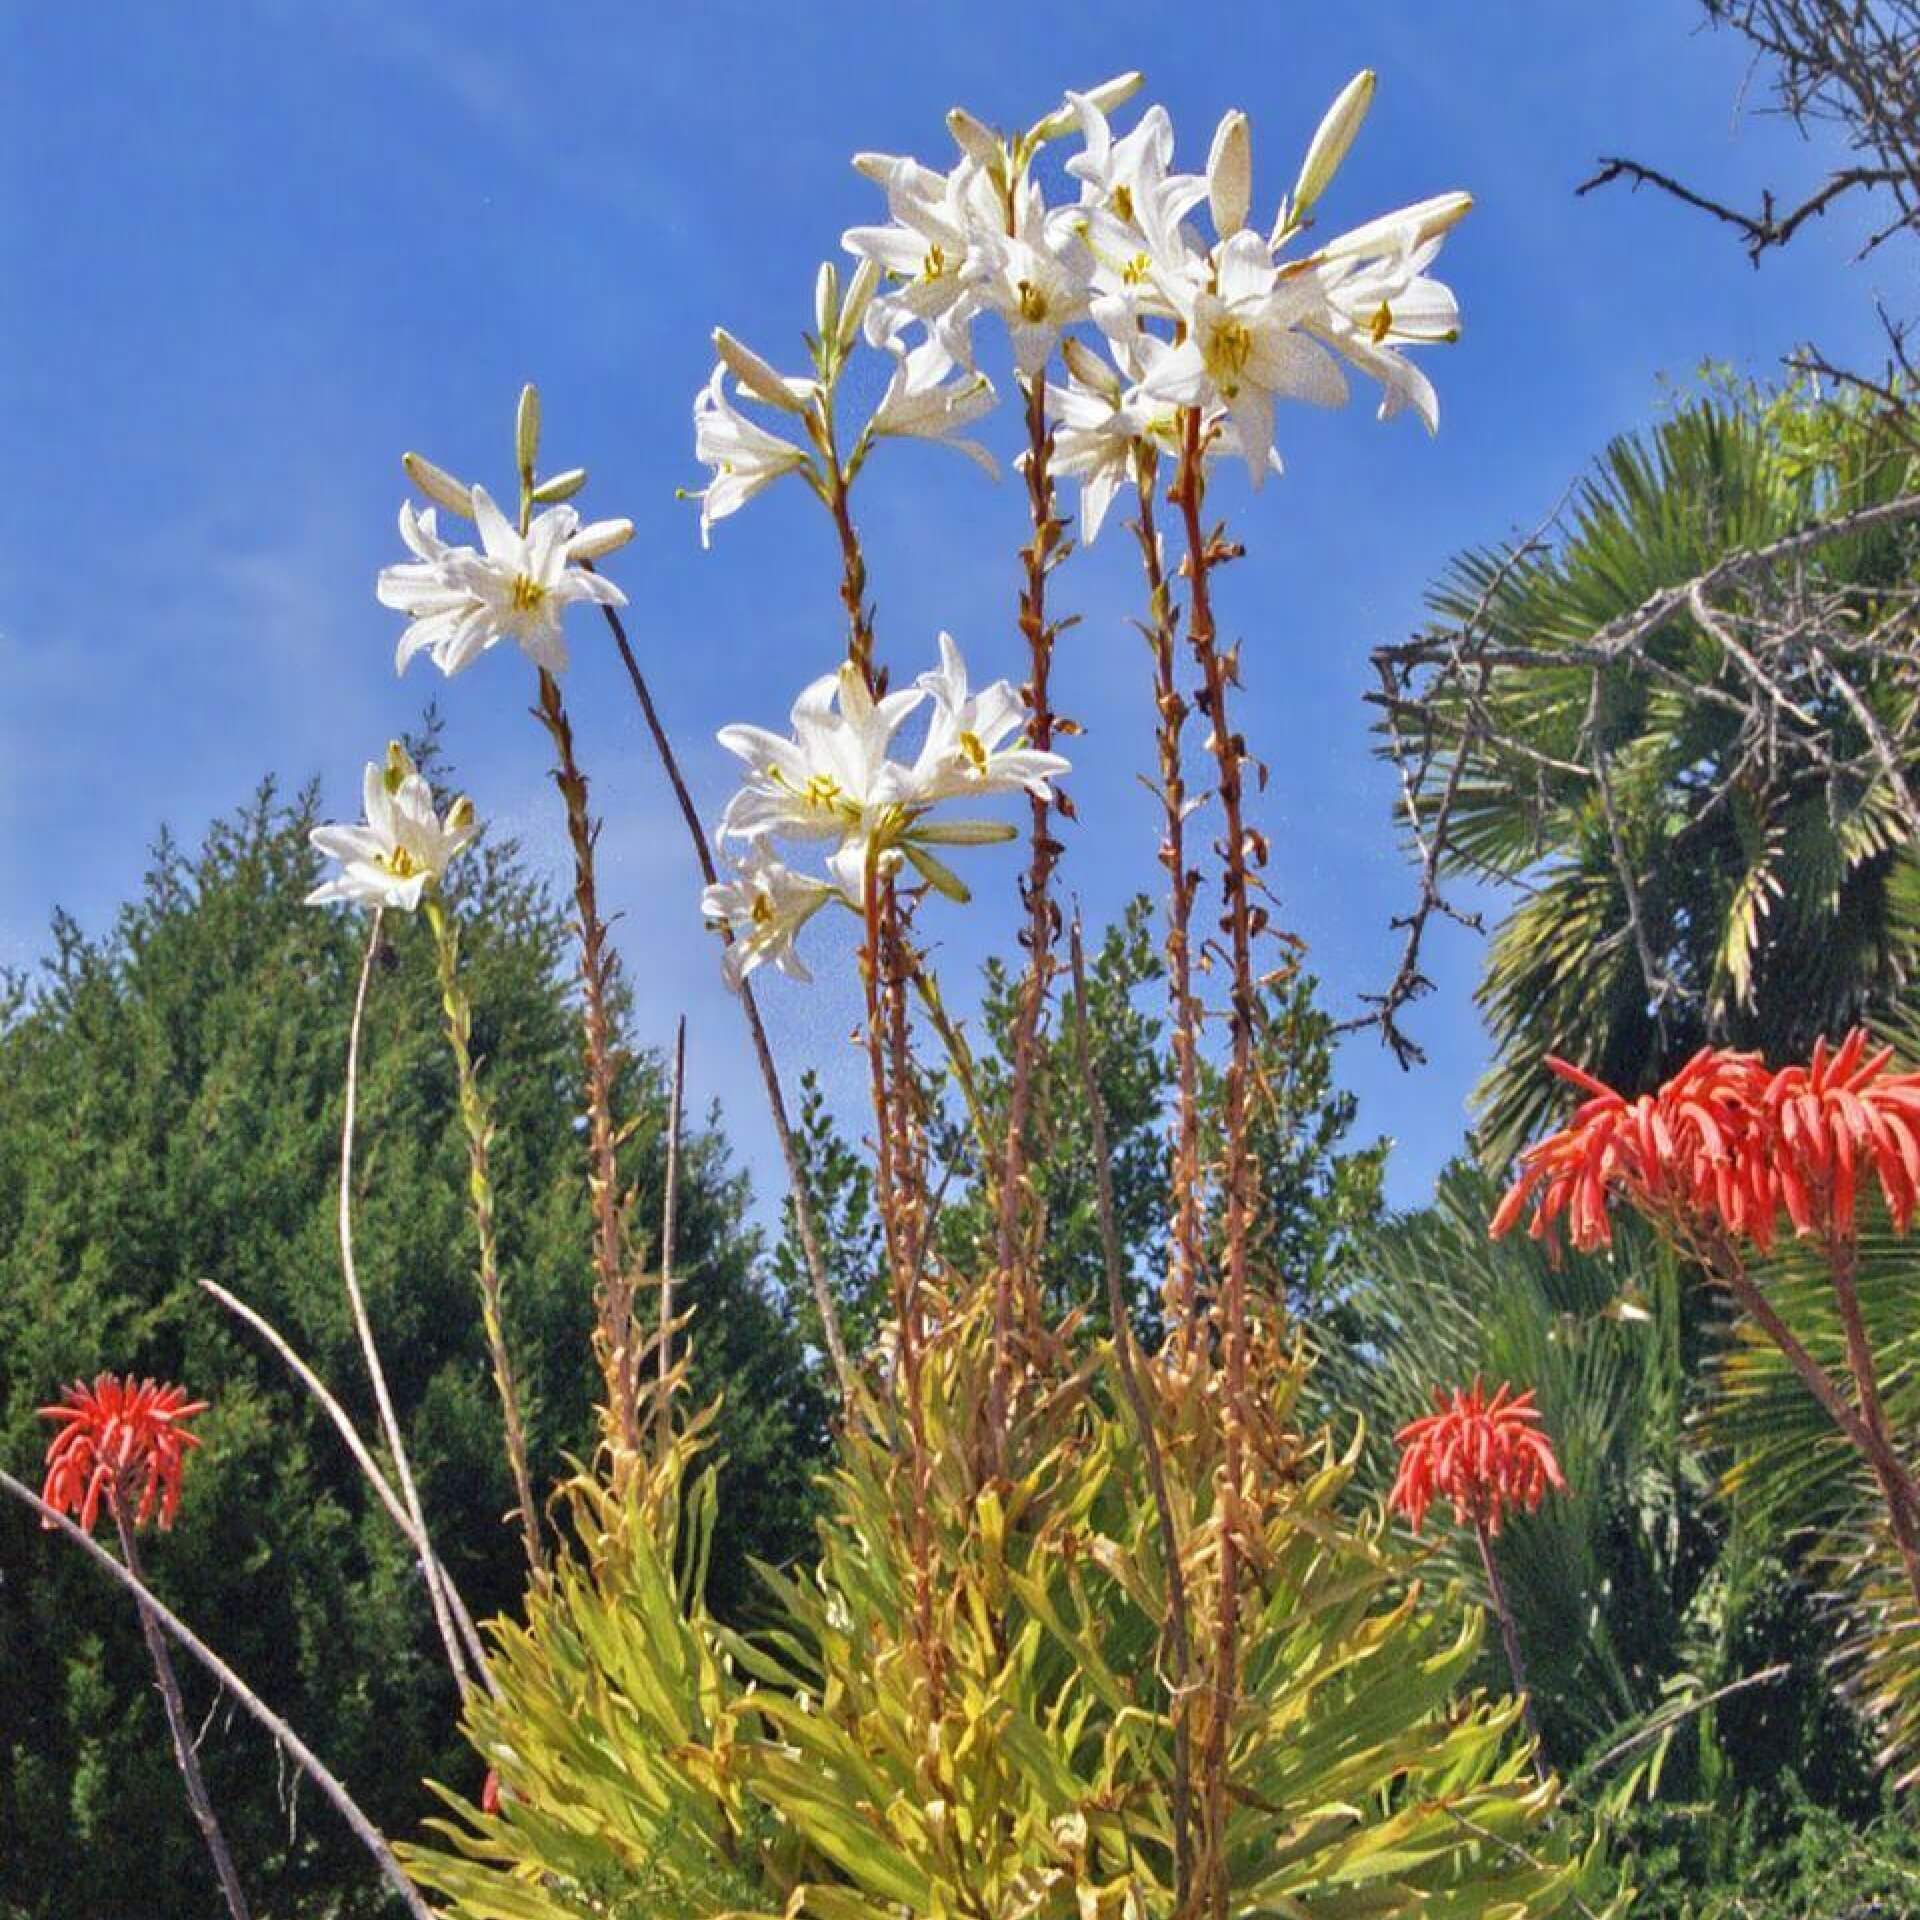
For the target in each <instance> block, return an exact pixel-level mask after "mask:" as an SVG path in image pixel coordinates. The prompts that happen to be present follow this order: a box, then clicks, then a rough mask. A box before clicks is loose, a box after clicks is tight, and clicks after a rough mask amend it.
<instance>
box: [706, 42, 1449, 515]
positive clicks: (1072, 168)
mask: <svg viewBox="0 0 1920 1920" xmlns="http://www.w3.org/2000/svg"><path fill="white" fill-rule="evenodd" d="M1140 83H1141V77H1140V75H1138V74H1131V73H1130V74H1123V75H1121V76H1119V77H1118V78H1116V79H1114V80H1111V81H1108V82H1107V83H1106V84H1105V85H1103V86H1099V87H1095V88H1093V89H1091V90H1089V91H1088V92H1086V93H1069V94H1068V95H1067V96H1066V100H1065V102H1064V103H1063V104H1062V105H1061V106H1060V107H1059V108H1058V109H1057V110H1056V111H1055V112H1053V113H1052V114H1050V115H1048V116H1047V117H1046V118H1045V119H1044V120H1042V121H1040V122H1039V123H1038V124H1037V125H1036V126H1034V127H1032V128H1030V129H1028V131H1027V132H1026V133H1024V134H1022V135H1019V136H1018V137H1016V138H1003V137H1001V136H999V135H997V134H995V133H994V132H992V131H991V130H990V129H988V128H987V127H986V126H984V125H983V124H982V123H981V122H980V121H979V120H977V119H975V118H974V116H973V115H971V114H969V113H967V112H966V111H965V110H964V109H960V108H956V109H955V110H954V111H953V112H952V113H951V114H950V115H949V116H948V126H949V129H950V130H951V132H952V134H953V137H954V141H955V144H956V146H957V148H958V159H957V161H956V163H955V164H954V165H953V166H952V167H950V168H949V169H947V170H946V171H941V170H940V169H938V168H933V167H928V166H925V165H923V164H922V163H921V162H920V161H918V160H915V159H911V158H907V157H904V156H896V155H891V154H879V153H863V154H858V155H856V156H855V158H854V165H855V167H856V168H857V169H858V170H859V171H860V172H861V173H862V174H863V175H865V176H866V177H867V178H868V179H870V180H872V181H873V182H874V183H875V184H876V185H878V186H879V187H880V188H881V189H882V190H883V191H884V193H885V194H886V198H887V212H888V219H887V221H886V223H885V224H883V225H874V226H862V227H854V228H852V229H851V230H849V231H848V232H847V233H846V234H845V236H844V237H843V245H844V246H845V247H846V249H847V250H848V252H849V253H851V254H852V255H854V256H855V258H856V259H857V260H858V262H859V267H858V271H857V273H856V274H855V276H854V280H853V283H852V286H851V288H850V290H849V292H848V295H847V298H846V299H845V300H844V301H842V300H841V299H840V297H839V291H838V278H837V275H836V273H835V270H834V269H833V268H832V267H827V268H824V269H823V270H822V275H821V281H820V290H819V294H818V297H817V300H816V315H815V318H816V323H817V328H818V332H817V336H815V337H813V338H812V340H811V344H812V346H813V350H814V357H815V370H814V376H813V377H812V378H810V379H795V378H789V377H787V376H785V375H783V374H780V373H778V372H776V371H775V369H774V368H773V367H771V366H770V365H769V364H768V363H767V362H765V361H764V360H762V359H761V358H760V357H759V356H758V355H756V354H754V353H753V352H752V351H751V350H750V349H748V348H746V347H744V346H742V345H741V344H740V343H739V342H738V341H736V340H733V339H732V338H731V337H730V336H728V335H726V334H724V333H722V334H716V336H715V342H716V345H717V347H718V348H719V354H720V358H719V362H718V364H717V365H716V366H715V368H714V372H713V377H712V380H711V381H710V382H709V384H708V386H707V387H706V389H705V390H704V391H703V392H702V393H701V395H700V397H699V398H698V400H697V401H696V402H695V407H694V419H695V442H696V452H697V455H698V457H699V459H700V460H701V461H703V462H704V463H705V464H707V465H708V466H710V467H712V468H713V470H714V477H713V480H712V483H711V484H710V485H709V486H708V487H707V488H706V489H705V491H704V492H703V493H701V494H700V495H698V496H696V497H698V498H699V499H700V500H701V502H702V515H701V533H702V538H703V539H705V538H706V537H707V536H708V534H709V533H710V531H711V528H712V525H713V523H714V521H716V520H719V519H722V518H724V517H725V516H726V515H727V514H729V513H732V512H735V511H737V510H738V508H739V507H741V506H743V505H744V504H745V503H746V502H747V501H748V500H750V499H752V498H753V497H754V496H755V495H756V494H757V493H759V492H760V491H762V490H763V489H764V488H765V487H767V486H770V485H771V484H772V483H773V482H774V481H775V480H777V479H779V478H781V477H782V476H783V475H785V474H787V473H800V474H802V475H803V476H804V477H805V478H807V480H808V481H809V484H810V485H812V486H813V487H814V489H815V490H816V491H817V492H820V493H821V494H822V496H823V497H828V496H829V494H830V490H831V488H832V487H833V486H834V485H835V484H836V482H835V479H834V475H833V471H832V463H833V462H835V461H837V457H838V456H837V455H836V454H835V453H834V450H833V442H832V417H831V395H832V388H833V385H834V382H835V380H836V378H837V375H838V371H839V368H840V365H841V364H842V362H843V361H844V359H845V357H846V355H847V354H848V353H849V351H850V350H851V349H852V347H853V345H854V344H855V341H856V338H857V337H858V336H860V335H864V337H865V338H866V340H867V341H868V342H869V343H870V344H871V345H873V346H875V347H878V348H881V349H884V350H885V351H886V352H888V353H890V354H891V355H892V356H893V358H894V363H895V370H894V376H893V380H892V381H891V383H890V384H889V386H888V389H887V392H886V395H885V397H884V398H883V399H882V401H881V403H880V406H879V408H878V410H877V411H876V412H875V414H874V415H873V417H872V419H871V420H870V421H869V422H868V424H867V426H866V429H865V430H864V432H863V433H862V435H861V436H860V440H859V442H858V444H857V446H856V447H855V449H854V453H853V457H852V460H851V461H850V462H849V465H848V468H847V470H846V473H845V475H844V477H845V478H851V474H852V471H853V470H855V469H857V467H858V465H859V464H860V462H861V461H862V460H863V459H864V458H865V455H866V453H867V451H868V449H869V448H870V446H871V444H872V442H873V441H874V440H875V439H876V438H879V437H882V436H885V435H888V434H911V435H916V436H919V437H923V438H930V439H939V440H947V441H950V442H952V443H953V444H955V445H958V446H961V447H962V448H963V449H965V450H966V451H969V452H971V453H973V454H974V455H976V457H979V458H981V459H983V460H984V459H986V456H985V455H984V453H982V452H981V450H980V449H979V448H978V447H977V446H975V445H974V444H973V443H971V442H968V441H964V440H959V439H957V438H956V435H957V434H958V432H959V431H960V429H962V428H964V427H966V426H969V425H971V424H972V423H973V422H975V421H977V420H978V419H980V418H981V417H982V416H983V415H984V414H985V413H987V412H988V411H989V410H990V409H991V408H992V406H993V404H994V392H993V388H992V385H991V383H990V382H989V381H988V380H987V379H986V377H985V376H984V375H982V374H980V373H979V372H978V371H977V370H976V368H975V364H974V359H975V353H974V349H975V341H974V323H975V321H976V320H979V319H981V318H983V317H991V318H992V319H994V320H997V321H998V322H999V323H1000V324H1001V325H1003V326H1004V328H1005V330H1006V333H1007V336H1008V338H1009V341H1010V343H1011V346H1012V351H1013V359H1014V365H1015V368H1016V371H1017V374H1018V377H1019V380H1020V383H1021V385H1022V387H1023V388H1024V389H1025V390H1027V391H1028V392H1029V393H1030V392H1031V391H1032V390H1033V388H1034V386H1035V385H1036V384H1041V383H1044V393H1045V405H1046V410H1047V414H1048V417H1049V419H1050V421H1051V423H1052V424H1053V425H1054V427H1055V428H1056V430H1057V438H1056V442H1055V453H1054V460H1053V465H1054V468H1055V470H1056V471H1058V472H1061V473H1064V474H1069V475H1077V476H1078V477H1079V479H1080V481H1081V483H1082V487H1083V494H1082V522H1083V532H1084V535H1085V537H1086V538H1087V539H1089V540H1091V539H1092V538H1093V537H1094V536H1095V535H1096V534H1097V533H1098V532H1099V528H1100V523H1101V520H1102V518H1103V517H1104V514H1105V512H1106V507H1107V504H1108V502H1109V501H1110V500H1111V499H1112V497H1113V494H1114V492H1115V490H1116V489H1117V487H1118V486H1119V484H1120V483H1121V481H1123V480H1124V479H1126V478H1127V477H1128V473H1129V468H1130V463H1131V461H1132V459H1133V457H1134V454H1135V450H1136V449H1137V448H1138V447H1140V446H1142V445H1146V446H1155V445H1157V446H1161V447H1165V448H1174V447H1176V445H1177V439H1178V434H1179V418H1178V410H1179V409H1182V408H1196V409H1199V410H1200V415H1201V420H1202V423H1203V431H1202V434H1201V442H1200V444H1201V447H1202V450H1203V454H1204V457H1212V456H1213V455H1215V454H1221V453H1226V454H1237V455H1238V456H1239V457H1240V458H1241V459H1242V460H1244V461H1245V462H1246V465H1247V469H1248V472H1249V474H1250V475H1251V476H1252V479H1253V483H1254V484H1255V485H1256V486H1257V485H1258V484H1259V483H1260V481H1261V479H1262V477H1263V476H1264V474H1265V473H1266V472H1267V471H1268V470H1269V468H1274V469H1277V468H1278V467H1279V464H1280V462H1279V457H1278V455H1277V453H1276V452H1275V450H1274V406H1275V403H1276V402H1277V401H1281V400H1302V401H1306V402H1308V403H1310V404H1313V405H1318V406H1338V405H1341V404H1342V403H1344V401H1345V400H1346V397H1347V382H1346V376H1345V373H1344V371H1343V365H1344V366H1350V367H1353V368H1356V369H1358V370H1359V371H1360V372H1362V373H1365V374H1366V375H1368V376H1369V377H1371V378H1373V379H1375V380H1377V381H1378V382H1379V383H1380V385H1381V388H1382V389H1383V398H1382V401H1381V404H1380V409H1379V411H1380V417H1381V418H1382V419H1386V418H1389V417H1391V416H1392V415H1394V414H1396V413H1398V412H1400V411H1402V410H1403V409H1405V408H1411V409H1412V410H1413V411H1414V412H1415V413H1417V414H1418V415H1419V416H1420V417H1421V418H1422V419H1423V420H1424V421H1425V422H1426V424H1427V427H1428V428H1429V430H1432V429H1433V428H1434V427H1435V426H1436V425H1437V423H1438V419H1439V401H1438V398H1437V396H1436V394H1435V392H1434V388H1433V385H1432V382H1431V381H1430V380H1429V379H1428V378H1427V376H1426V374H1425V373H1423V372H1422V371H1421V370H1420V368H1419V367H1418V366H1417V365H1416V364H1415V363H1414V361H1413V360H1412V359H1410V358H1409V357H1408V349H1410V348H1416V347H1420V346H1424V345H1429V344H1432V343H1436V342H1442V341H1451V340H1453V339H1455V338H1456V337H1457V336H1458V332H1459V325H1460V319H1459V310H1458V307H1457V305H1456V303H1455V301H1454V297H1453V295H1452V293H1451V292H1450V291H1449V290H1448V289H1447V288H1446V287H1445V286H1444V285H1442V284H1441V282H1439V281H1438V280H1436V279H1434V278H1432V277H1431V276H1430V274H1429V272H1428V269H1429V268H1430V267H1431V266H1432V264H1433V261H1434V258H1435V256H1436V255H1437V254H1438V253H1439V251H1440V246H1441V243H1442V241H1443V239H1444V237H1445V235H1446V234H1447V232H1448V231H1449V229H1450V228H1452V227H1453V226H1454V225H1455V224H1456V223H1457V222H1458V221H1459V220H1460V219H1461V218H1462V216H1463V215H1465V214H1466V212H1467V211H1468V210H1469V208H1470V207H1471V205H1472V201H1471V199H1470V198H1469V197H1468V196H1467V195H1466V194H1464V193H1445V194H1441V195H1438V196H1437V197H1435V198H1432V199H1428V200H1423V201H1421V202H1419V203H1417V204H1416V205H1413V206H1409V207H1404V208H1402V209H1400V210H1399V211H1397V212H1395V213H1390V214H1387V215H1384V216H1382V217H1381V218H1378V219H1375V220H1371V221H1368V222H1367V223H1365V224H1364V225H1362V226H1359V227H1356V228H1354V229H1352V230H1351V231H1349V232H1347V233H1343V234H1340V235H1339V236H1337V237H1336V238H1332V239H1329V240H1327V241H1325V242H1323V243H1321V244H1319V245H1309V244H1308V235H1309V234H1310V231H1311V229H1312V227H1313V225H1314V216H1315V211H1316V208H1317V206H1318V203H1319V201H1320V199H1321V196H1322V195H1323V194H1324V193H1325V191H1326V189H1327V187H1328V185H1329V184H1330V182H1331V181H1332V179H1333V177H1334V175H1335V173H1336V172H1337V170H1338V168H1339V166H1340V164H1341V162H1342V160H1343V159H1344V158H1345V157H1346V154H1347V151H1348V149H1349V147H1350V146H1351V145H1352V142H1353V139H1354V137H1355V135H1356V134H1357V132H1358V131H1359V128H1360V124H1361V122H1362V120H1363V119H1364V118H1365V115H1366V112H1367V108H1368V106H1369V105H1370V103H1371V101H1372V97H1373V90H1374V76H1373V75H1372V74H1371V73H1367V72H1363V73H1360V74H1358V75H1356V76H1355V77H1354V79H1353V80H1352V81H1350V82H1349V83H1348V85H1347V86H1346V87H1345V88H1344V89H1343V90H1342V92H1341V93H1340V95H1339V97H1338V98H1337V99H1336V100H1335V101H1334V102H1333V104H1332V106H1331V107H1330V108H1329V109H1328V110H1327V113H1326V115H1325V116H1324V118H1323V119H1322V121H1321V123H1320V126H1319V128H1318V130H1317V131H1316V133H1315V135H1314V137H1313V139H1312V141H1311V142H1310V143H1309V145H1308V148H1307V152H1306V155H1305V158H1304V159H1303V161H1302V163H1301V166H1300V170H1299V172H1298V174H1297V175H1296V177H1295V181H1294V186H1293V189H1292V192H1291V193H1290V194H1288V195H1287V196H1285V197H1284V198H1282V199H1281V201H1280V202H1279V205H1278V208H1277V210H1276V212H1275V214H1274V217H1273V220H1272V222H1271V223H1270V224H1266V223H1264V221H1263V223H1262V224H1261V225H1259V226H1257V227H1256V226H1252V225H1249V221H1250V220H1251V219H1252V217H1253V214H1254V204H1253V163H1252V136H1251V129H1250V126H1249V123H1248V120H1247V117H1246V115H1245V114H1244V113H1240V112H1237V111H1236V112H1231V113H1229V114H1227V115H1226V117H1225V118H1224V119H1223V120H1222V121H1221V122H1220V124H1219V126H1218V128H1217V129H1216V131H1215V134H1214V137H1213V142H1212V147H1211V150H1210V152H1209V155H1208V159H1207V165H1206V170H1205V171H1204V172H1203V173H1182V172H1177V171H1175V169H1174V165H1173V154H1174V135H1173V123H1172V121H1171V119H1170V118H1169V117H1168V114H1167V111H1166V109H1165V108H1164V107H1161V106H1153V107H1150V108H1148V109H1147V111H1146V112H1145V113H1144V114H1142V115H1141V117H1140V118H1139V120H1138V121H1136V122H1135V124H1134V125H1133V126H1132V128H1131V129H1130V130H1128V131H1127V132H1126V133H1124V134H1116V133H1115V131H1114V129H1113V126H1112V124H1111V121H1110V118H1109V116H1110V115H1111V114H1113V113H1114V112H1115V111H1116V110H1117V109H1118V108H1120V107H1121V106H1122V105H1124V104H1125V103H1126V102H1127V101H1128V100H1129V99H1130V98H1131V96H1132V95H1133V94H1134V93H1135V91H1136V90H1137V89H1138V87H1139V85H1140ZM1075 133H1077V134H1078V135H1079V137H1080V142H1081V144H1080V147H1079V149H1078V151H1076V152H1075V153H1074V154H1072V155H1071V157H1069V158H1068V159H1067V161H1066V165H1065V171H1066V175H1067V177H1068V180H1069V182H1070V183H1071V184H1072V185H1073V186H1075V187H1077V197H1076V198H1074V199H1072V200H1062V201H1061V202H1059V203H1058V204H1054V205H1049V204H1048V202H1047V198H1046V195H1045V193H1044V192H1043V190H1042V187H1041V185H1040V183H1039V181H1038V180H1036V179H1035V177H1034V173H1033V165H1032V163H1033V161H1034V160H1035V158H1036V157H1037V155H1038V154H1039V152H1040V151H1041V149H1042V148H1044V147H1045V146H1046V145H1047V144H1049V143H1050V142H1053V141H1056V140H1059V139H1061V138H1063V137H1066V136H1069V135H1072V134H1075ZM1203 205H1204V207H1205V209H1206V212H1207V216H1208V224H1209V225H1210V227H1211V234H1210V235H1209V234H1208V233H1207V232H1206V231H1204V230H1202V228H1201V227H1200V226H1199V225H1198V224H1197V222H1196V221H1195V219H1194V218H1192V217H1191V216H1194V215H1196V214H1197V212H1198V210H1199V209H1200V208H1201V207H1202V206H1203ZM1056 349H1059V350H1060V353H1061V363H1062V365H1063V367H1064V371H1065V378H1064V379H1063V380H1061V381H1060V382H1058V383H1055V382H1053V381H1050V380H1047V378H1046V373H1047V369H1048V367H1049V365H1050V363H1051V362H1052V360H1053V356H1054V354H1055V351H1056ZM729 380H731V381H732V383H733V388H734V393H733V394H732V395H730V394H729V393H728V390H727V388H728V382H729ZM742 399H744V400H751V401H754V402H757V403H759V404H760V405H762V406H764V407H768V408H772V409H775V410H777V411H781V412H784V413H786V414H788V415H789V416H797V417H798V419H799V420H800V421H801V423H802V425H803V427H804V431H805V437H806V439H807V441H809V442H810V443H811V448H810V447H809V446H808V445H803V444H802V443H801V442H800V441H799V440H795V439H788V438H785V437H783V436H782V434H780V433H778V432H775V431H772V430H771V429H770V428H768V427H764V426H762V425H760V424H759V423H758V422H757V421H755V420H753V419H752V418H750V417H749V416H748V415H746V414H744V413H743V412H741V410H740V407H739V405H738V404H737V402H738V401H739V400H742ZM823 460H824V461H826V462H827V463H828V468H827V470H823V467H822V464H821V463H822V461H823Z"/></svg>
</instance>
